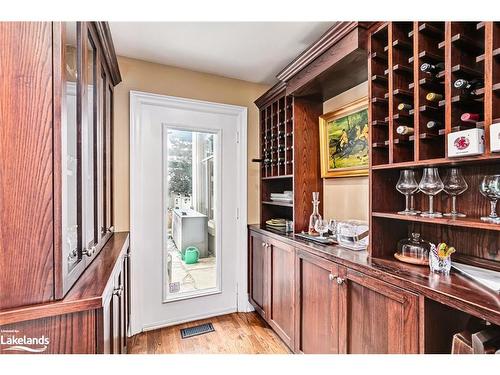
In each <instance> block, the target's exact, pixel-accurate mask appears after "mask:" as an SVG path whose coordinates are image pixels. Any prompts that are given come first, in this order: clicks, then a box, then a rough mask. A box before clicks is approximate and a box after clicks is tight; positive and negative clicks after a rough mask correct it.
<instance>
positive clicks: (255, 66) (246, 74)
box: [109, 22, 334, 84]
mask: <svg viewBox="0 0 500 375" xmlns="http://www.w3.org/2000/svg"><path fill="white" fill-rule="evenodd" d="M333 24H334V22H110V23H109V25H110V28H111V34H112V36H113V42H114V45H115V49H116V53H117V55H119V56H126V57H131V58H136V59H140V60H145V61H150V62H155V63H160V64H165V65H171V66H176V67H182V68H186V69H190V70H195V71H200V72H206V73H212V74H217V75H221V76H225V77H230V78H237V79H242V80H245V81H250V82H256V83H263V84H273V83H275V82H276V77H275V76H276V74H277V73H278V72H280V71H281V69H283V68H284V67H285V66H286V65H287V64H288V63H290V62H291V61H292V60H293V59H294V58H295V57H296V56H297V55H298V54H299V53H300V52H302V51H303V50H304V49H306V48H307V47H308V46H309V45H310V44H311V43H312V42H314V41H315V40H316V39H318V38H319V37H320V36H321V35H322V34H323V33H324V32H325V31H326V30H327V29H328V28H330V27H331V26H332V25H333Z"/></svg>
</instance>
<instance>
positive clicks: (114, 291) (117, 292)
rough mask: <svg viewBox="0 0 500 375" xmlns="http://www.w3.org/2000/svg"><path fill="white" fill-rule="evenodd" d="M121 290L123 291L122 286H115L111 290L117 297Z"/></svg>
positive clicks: (119, 295)
mask: <svg viewBox="0 0 500 375" xmlns="http://www.w3.org/2000/svg"><path fill="white" fill-rule="evenodd" d="M122 292H123V287H122V286H121V287H119V288H115V289H114V290H113V295H115V296H118V297H121V295H122Z"/></svg>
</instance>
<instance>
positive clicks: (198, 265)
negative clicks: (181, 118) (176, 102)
mask: <svg viewBox="0 0 500 375" xmlns="http://www.w3.org/2000/svg"><path fill="white" fill-rule="evenodd" d="M163 134H164V139H163V171H164V176H163V180H164V182H165V183H164V189H163V190H164V191H163V195H164V217H165V218H166V220H165V224H164V228H165V232H164V257H163V258H164V274H165V277H164V280H165V285H164V289H165V293H164V296H165V298H164V300H165V301H166V302H168V301H172V300H178V299H185V298H190V297H193V296H197V295H204V294H211V293H215V292H218V291H220V284H219V280H220V256H219V254H220V244H219V241H218V239H219V235H218V234H217V233H218V228H220V225H219V220H218V208H217V201H218V199H217V195H218V194H217V186H218V184H217V178H216V176H217V168H218V162H217V158H218V156H217V155H218V153H217V144H218V134H214V133H209V132H200V131H186V130H178V129H172V128H165V129H164V132H163Z"/></svg>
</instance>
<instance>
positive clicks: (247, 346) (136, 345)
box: [128, 312, 291, 354]
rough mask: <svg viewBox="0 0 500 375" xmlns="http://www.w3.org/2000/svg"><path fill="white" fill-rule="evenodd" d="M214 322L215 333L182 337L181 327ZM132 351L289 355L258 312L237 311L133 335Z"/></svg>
mask: <svg viewBox="0 0 500 375" xmlns="http://www.w3.org/2000/svg"><path fill="white" fill-rule="evenodd" d="M209 322H212V323H213V325H214V328H215V332H210V333H206V334H204V335H199V336H194V337H190V338H187V339H182V338H181V335H180V329H181V328H188V327H192V326H195V325H198V324H203V323H209ZM128 351H129V353H130V354H289V353H291V352H290V350H289V349H288V348H287V346H286V345H285V344H284V343H283V341H281V339H280V338H279V337H278V336H277V335H276V333H275V332H274V331H273V330H272V329H271V328H270V327H269V326H268V325H267V323H266V322H265V321H264V320H263V319H262V318H261V317H260V316H259V315H258V314H257V313H255V312H251V313H234V314H228V315H222V316H218V317H213V318H210V319H203V320H200V321H196V322H190V323H184V324H179V325H177V326H172V327H166V328H161V329H157V330H154V331H148V332H143V333H140V334H138V335H135V336H133V337H132V338H131V339H130V342H129V344H128Z"/></svg>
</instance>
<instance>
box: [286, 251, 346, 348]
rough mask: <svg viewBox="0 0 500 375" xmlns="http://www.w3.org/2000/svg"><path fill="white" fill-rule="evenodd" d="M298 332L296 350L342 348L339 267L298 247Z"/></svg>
mask: <svg viewBox="0 0 500 375" xmlns="http://www.w3.org/2000/svg"><path fill="white" fill-rule="evenodd" d="M295 272H296V275H297V304H296V312H297V332H296V338H297V339H296V341H295V348H294V349H295V352H298V353H306V354H336V353H338V351H339V328H338V324H339V314H338V311H339V308H338V304H339V292H338V287H337V284H336V283H335V277H336V276H337V275H338V266H337V265H336V264H335V263H333V262H329V261H327V260H324V259H322V258H319V257H317V256H314V255H311V254H309V253H307V252H305V251H302V250H297V264H296V270H295Z"/></svg>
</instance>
